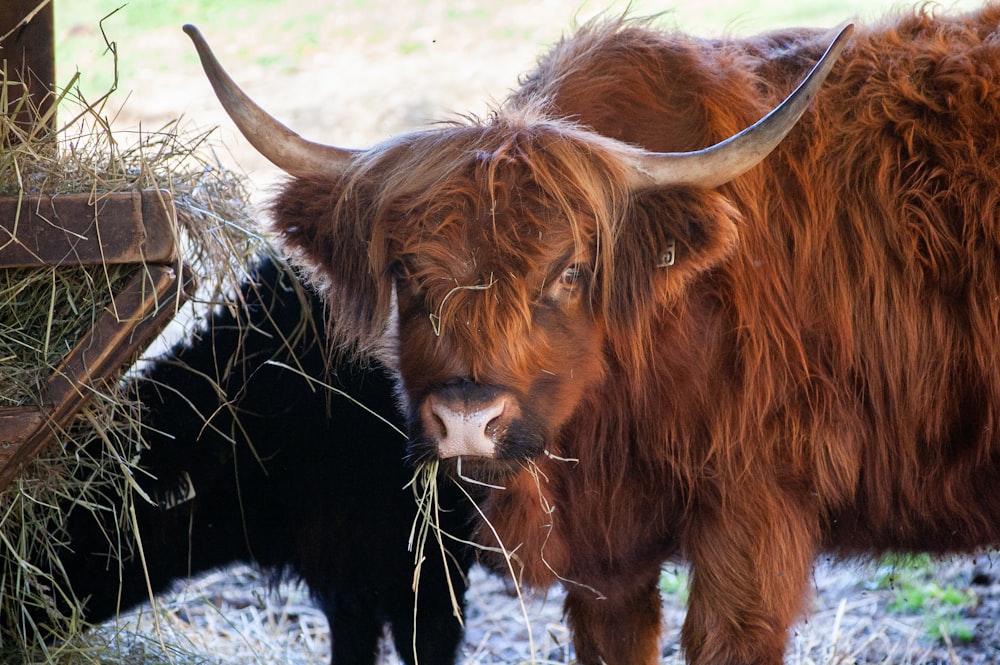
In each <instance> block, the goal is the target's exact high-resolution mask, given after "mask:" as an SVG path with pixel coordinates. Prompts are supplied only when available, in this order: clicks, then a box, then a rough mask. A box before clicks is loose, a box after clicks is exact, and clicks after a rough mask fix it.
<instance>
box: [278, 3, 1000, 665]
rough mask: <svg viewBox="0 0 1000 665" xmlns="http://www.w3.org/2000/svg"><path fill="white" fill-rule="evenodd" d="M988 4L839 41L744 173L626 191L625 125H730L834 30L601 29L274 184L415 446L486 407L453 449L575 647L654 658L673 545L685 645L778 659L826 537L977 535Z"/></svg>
mask: <svg viewBox="0 0 1000 665" xmlns="http://www.w3.org/2000/svg"><path fill="white" fill-rule="evenodd" d="M998 25H1000V7H998V6H995V5H987V6H986V7H985V8H983V9H982V10H981V11H978V12H974V13H970V14H967V15H961V16H939V17H934V16H931V15H930V14H929V13H927V12H926V11H917V12H915V13H913V14H910V15H906V16H900V17H894V18H892V19H889V20H886V21H885V22H883V23H879V24H875V25H872V26H869V27H866V28H862V29H859V30H858V31H857V33H856V35H855V37H854V39H853V42H852V44H851V45H850V46H849V47H848V49H847V51H846V52H845V53H844V55H843V56H842V58H841V62H840V63H839V64H838V65H837V66H836V68H835V70H834V72H833V74H832V75H831V77H830V79H829V80H828V82H827V83H826V85H825V87H824V88H823V90H822V92H821V93H820V95H819V97H818V98H817V100H816V102H815V104H814V105H813V107H812V108H811V110H810V111H809V112H807V114H806V116H805V117H804V119H803V120H802V121H801V123H800V125H799V126H798V127H797V128H796V129H795V130H794V131H793V132H792V134H790V135H789V137H788V138H787V139H786V140H785V141H784V142H783V143H782V144H781V146H780V147H779V148H778V149H777V151H776V152H775V153H774V154H772V156H771V157H769V158H768V159H767V160H766V161H765V162H764V163H763V164H762V165H761V166H759V167H757V168H755V169H753V170H751V171H750V172H749V173H747V174H746V175H744V176H742V177H740V178H738V179H737V180H735V181H734V182H731V183H730V184H728V185H725V186H723V187H721V188H720V189H719V190H717V191H698V190H695V189H690V188H689V189H681V188H663V189H655V190H649V191H629V188H628V187H627V186H626V177H625V174H626V172H627V171H628V169H629V168H630V160H631V159H632V155H633V154H634V149H633V148H632V147H629V146H628V145H626V143H628V144H635V145H638V146H641V147H642V148H646V149H649V150H657V151H677V150H691V149H696V148H701V147H704V146H706V145H709V144H711V143H713V142H715V141H718V140H721V139H723V138H725V137H727V136H729V135H731V134H733V133H735V132H737V131H739V130H740V129H742V128H743V127H745V126H747V125H749V124H751V123H752V122H753V121H755V120H757V119H758V118H759V117H760V116H761V115H763V114H764V113H766V112H767V111H768V110H770V109H771V108H773V107H774V106H776V105H777V104H778V103H779V102H780V101H781V99H782V98H783V97H784V96H785V95H786V94H787V93H788V91H790V90H791V89H792V88H793V87H794V85H795V84H796V83H797V82H798V80H799V79H800V78H801V77H802V75H803V74H804V73H805V71H806V70H807V69H808V67H809V66H810V65H811V64H812V63H813V62H815V60H816V59H817V58H818V57H819V55H820V54H821V53H822V51H823V49H824V47H825V46H826V44H827V42H828V36H827V35H825V34H823V33H820V32H816V31H808V30H800V31H785V32H781V33H773V34H769V35H764V36H761V37H758V38H753V39H746V40H737V39H732V40H722V41H706V40H699V39H694V38H691V37H687V36H684V35H678V34H665V33H661V32H657V31H654V30H651V29H650V28H649V27H648V26H647V25H644V24H641V23H630V22H617V23H612V24H606V23H598V24H592V25H588V26H585V27H584V28H583V29H582V30H580V31H579V32H578V33H577V34H576V35H574V36H572V37H570V38H567V39H566V40H564V41H563V42H562V43H561V44H559V45H558V46H557V47H556V48H555V49H554V50H553V51H552V52H551V53H550V54H549V55H547V56H546V57H545V58H544V59H543V60H542V61H541V63H540V64H539V66H538V68H537V70H536V71H534V72H533V73H531V74H530V75H529V76H528V77H527V78H526V79H525V81H524V82H523V85H522V87H521V88H520V89H519V90H518V91H517V92H516V93H514V94H513V95H512V97H511V99H510V100H509V101H508V102H506V103H505V104H504V105H503V106H502V107H501V108H499V109H498V110H497V111H496V113H495V114H494V115H493V116H492V117H490V118H488V119H485V120H482V121H477V120H470V121H468V122H465V123H457V124H455V125H453V126H447V127H439V128H435V129H431V130H428V131H426V132H424V133H419V134H415V135H410V136H405V137H402V138H399V139H397V140H394V141H392V142H390V143H389V144H386V145H383V146H379V147H377V148H375V149H373V150H371V151H369V152H367V153H364V154H363V155H362V156H361V157H359V158H358V160H357V161H356V164H355V168H354V169H353V170H352V172H351V173H350V175H349V176H348V177H345V178H344V179H343V180H341V181H337V182H329V181H323V180H313V181H310V180H308V179H296V180H293V181H291V182H290V183H289V184H288V186H287V187H286V189H285V190H284V192H283V193H282V194H281V195H280V197H279V198H278V200H277V201H276V203H275V205H274V213H275V220H276V225H277V229H278V231H279V232H280V233H281V234H282V236H283V237H284V239H285V241H286V243H287V244H288V245H289V246H291V247H295V248H298V249H299V250H300V251H301V253H302V256H303V259H304V260H305V261H307V262H308V263H310V264H311V265H313V266H315V267H316V269H317V275H318V278H320V279H322V280H323V281H324V283H325V286H326V288H327V289H328V290H329V296H330V298H329V299H330V302H331V304H332V307H333V308H334V310H335V312H334V320H335V321H336V322H337V325H338V328H337V330H336V331H335V332H336V334H337V335H338V336H339V337H340V339H342V340H344V341H345V342H349V343H354V344H358V345H360V347H361V348H362V349H366V350H369V351H372V352H374V353H376V354H378V355H380V356H381V357H383V359H385V360H386V361H387V362H388V363H389V364H390V366H392V367H393V368H394V369H395V370H396V371H397V372H398V373H399V374H400V377H401V385H402V392H403V395H404V397H405V399H406V402H407V404H408V407H409V409H410V415H411V424H412V427H413V432H412V434H413V443H412V445H413V450H414V453H415V454H417V455H433V454H434V448H433V440H432V439H433V437H430V436H428V435H427V432H426V430H427V426H428V424H427V416H426V414H423V413H421V411H420V407H421V405H422V404H423V403H424V402H425V401H426V400H427V399H428V398H429V397H431V396H434V395H437V394H441V393H442V392H443V391H445V390H452V391H454V390H459V391H465V392H469V391H472V390H474V389H480V388H482V387H489V388H490V389H491V390H493V391H494V392H495V391H502V393H503V394H504V395H506V396H507V397H506V400H507V402H506V403H507V408H509V409H510V412H509V413H505V415H504V418H505V420H504V422H503V428H502V431H498V432H497V434H496V439H497V444H496V446H497V447H496V451H495V454H494V456H493V457H492V458H487V459H480V460H472V459H466V460H463V463H464V470H465V471H466V472H471V473H473V474H475V475H477V476H480V477H484V478H489V479H493V480H498V482H499V483H500V484H502V485H503V486H504V488H505V489H502V490H499V489H498V490H494V491H492V495H491V497H490V499H489V502H488V505H487V506H486V513H487V515H488V516H489V519H490V521H491V523H492V526H493V527H494V528H495V529H496V532H497V533H498V534H499V536H500V539H501V540H502V541H503V543H504V545H505V546H506V547H507V548H508V549H515V548H516V560H517V562H518V564H519V565H520V566H521V569H520V572H521V574H522V575H523V579H524V581H525V582H526V583H529V584H532V585H539V586H542V585H547V584H550V583H552V582H554V581H556V580H557V579H559V580H562V581H564V584H565V586H566V588H567V590H568V599H567V601H566V608H567V612H568V616H569V621H570V623H571V625H572V627H573V628H574V629H575V644H576V649H577V655H578V657H579V659H580V661H581V662H582V663H586V664H588V665H592V664H596V663H598V662H601V661H602V660H603V661H605V662H607V663H611V664H612V665H614V664H618V663H621V664H626V663H628V664H632V665H634V664H636V663H646V664H650V663H654V662H656V661H657V659H658V650H657V636H658V633H659V605H658V600H657V595H656V593H657V592H656V582H657V576H658V572H659V569H660V566H661V564H662V562H663V561H664V560H666V559H668V558H670V557H684V558H686V559H687V560H689V561H690V562H691V565H692V570H693V577H692V585H691V592H690V603H689V612H688V617H687V620H686V623H685V626H684V630H683V646H684V649H685V651H686V654H687V657H688V659H689V660H690V661H691V662H693V663H699V664H705V663H712V664H714V665H721V664H730V665H737V664H750V663H758V664H760V663H766V664H771V665H777V664H779V663H781V662H782V653H783V650H784V646H785V641H786V631H787V629H788V627H789V625H790V624H791V623H792V622H793V621H794V620H795V619H796V617H797V616H798V615H799V614H800V613H801V612H802V610H803V608H804V599H805V598H806V596H807V592H808V587H809V577H810V573H811V568H812V564H813V561H814V559H815V557H816V556H817V554H818V553H820V552H823V551H832V552H835V553H837V554H840V555H844V556H855V555H867V554H874V553H878V552H883V551H886V550H913V549H916V550H929V551H933V552H946V551H954V550H971V549H973V548H977V547H980V546H984V545H989V544H996V543H998V542H1000V432H998V430H997V427H998V423H997V417H998V409H1000V351H998V349H1000V221H998V218H1000V205H998V203H1000V154H998V153H1000V141H998V140H997V137H998V135H1000V35H998V34H997V26H998ZM671 241H675V242H676V244H677V261H676V263H675V264H674V265H673V266H670V267H659V264H660V263H661V256H662V254H663V253H664V251H665V248H666V247H668V246H669V244H670V242H671ZM456 386H457V388H456ZM463 394H465V393H463ZM542 450H545V451H547V452H549V453H551V454H552V455H555V456H558V458H557V457H552V456H544V455H540V453H541V452H542ZM567 460H568V461H567ZM490 534H491V531H490V530H489V529H484V530H483V536H482V539H483V540H484V541H485V542H491V541H492V540H493V538H492V536H491V535H490Z"/></svg>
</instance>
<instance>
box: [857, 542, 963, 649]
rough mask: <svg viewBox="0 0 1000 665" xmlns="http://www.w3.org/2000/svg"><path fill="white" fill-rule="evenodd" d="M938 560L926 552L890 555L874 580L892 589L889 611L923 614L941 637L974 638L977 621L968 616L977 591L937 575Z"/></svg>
mask: <svg viewBox="0 0 1000 665" xmlns="http://www.w3.org/2000/svg"><path fill="white" fill-rule="evenodd" d="M935 570H936V563H935V560H934V559H933V558H932V557H931V556H929V555H926V554H917V555H895V554H891V555H887V556H886V557H885V558H884V559H883V562H882V565H881V566H880V570H879V573H878V574H877V575H876V577H875V580H874V586H875V588H877V589H882V590H889V591H891V592H892V594H893V596H892V599H891V600H890V601H889V602H888V603H887V605H886V611H888V612H890V613H894V614H901V615H910V616H922V617H923V621H924V630H925V631H926V632H927V634H928V635H929V636H930V637H932V638H934V639H937V640H941V641H952V642H971V641H972V640H973V639H974V637H975V626H974V624H973V623H972V622H971V621H969V620H967V619H965V613H966V611H967V610H969V609H971V608H973V607H975V606H976V605H977V604H978V602H979V599H978V597H977V596H976V593H975V591H973V590H972V589H970V588H966V587H959V586H956V585H955V584H952V583H944V584H943V583H942V582H940V581H939V580H937V579H936V578H935V577H934V573H935Z"/></svg>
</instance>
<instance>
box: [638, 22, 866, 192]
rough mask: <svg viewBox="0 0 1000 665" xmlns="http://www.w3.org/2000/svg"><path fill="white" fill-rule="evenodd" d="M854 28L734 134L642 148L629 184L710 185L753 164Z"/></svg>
mask: <svg viewBox="0 0 1000 665" xmlns="http://www.w3.org/2000/svg"><path fill="white" fill-rule="evenodd" d="M853 32H854V26H853V25H852V24H850V23H848V24H847V25H845V26H843V27H842V28H841V29H840V31H839V32H838V33H837V36H836V37H835V38H834V39H833V42H831V44H830V46H829V47H828V48H827V49H826V53H824V54H823V57H821V58H820V59H819V62H817V63H816V65H815V66H814V67H813V68H812V70H810V72H809V74H808V75H807V76H806V78H805V79H804V80H803V81H802V83H800V84H799V86H798V87H797V88H795V90H794V91H792V94H790V95H789V96H788V97H787V98H785V101H783V102H781V104H779V105H778V106H777V107H776V108H775V109H774V110H772V111H771V112H770V113H768V114H767V115H766V116H764V117H763V118H761V119H760V120H758V121H757V122H756V123H754V124H753V125H751V126H750V127H747V128H746V129H744V130H743V131H742V132H740V133H739V134H735V135H734V136H731V137H729V138H728V139H726V140H724V141H722V142H720V143H716V144H715V145H713V146H711V147H708V148H705V149H704V150H696V151H694V152H647V153H645V154H644V155H642V157H640V159H639V160H638V162H637V163H636V164H635V167H636V170H635V173H634V177H633V179H632V182H631V185H632V187H633V189H644V188H649V187H662V186H666V185H692V186H696V187H703V188H705V189H711V188H713V187H718V186H719V185H724V184H725V183H727V182H729V181H730V180H732V179H733V178H735V177H737V176H739V175H741V174H743V173H745V172H746V171H748V170H750V169H751V168H752V167H754V166H756V165H757V164H758V163H759V162H760V161H761V160H762V159H764V158H765V157H767V155H768V154H769V153H770V152H771V151H772V150H774V149H775V148H776V147H777V145H778V144H779V143H780V142H781V140H782V139H783V138H785V136H786V135H787V134H788V132H790V131H791V130H792V128H793V127H794V126H795V123H797V122H798V121H799V118H801V117H802V114H803V113H805V110H806V108H807V107H808V106H809V102H811V101H812V99H813V97H815V96H816V93H817V92H819V89H820V86H822V85H823V81H825V80H826V77H827V75H828V74H829V73H830V70H831V69H833V65H834V63H835V62H836V61H837V58H838V57H839V56H840V53H841V51H843V50H844V47H845V46H846V45H847V41H848V39H849V38H850V36H851V34H852V33H853Z"/></svg>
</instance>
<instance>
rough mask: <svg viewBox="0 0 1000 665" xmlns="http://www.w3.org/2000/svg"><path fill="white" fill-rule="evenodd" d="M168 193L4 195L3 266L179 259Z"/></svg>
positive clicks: (0, 226) (0, 216)
mask: <svg viewBox="0 0 1000 665" xmlns="http://www.w3.org/2000/svg"><path fill="white" fill-rule="evenodd" d="M175 214H176V213H175V210H174V206H173V204H172V202H171V199H170V194H169V192H164V191H144V192H141V193H140V192H130V193H129V192H126V193H116V194H102V195H93V194H86V193H84V194H61V195H58V196H25V197H23V198H19V197H17V196H5V197H0V268H23V267H39V266H60V265H98V264H102V263H103V264H106V265H110V264H117V263H162V264H172V263H175V262H176V261H177V253H176V247H175V244H174V228H175V223H174V220H173V215H175Z"/></svg>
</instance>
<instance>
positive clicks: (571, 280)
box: [559, 265, 583, 288]
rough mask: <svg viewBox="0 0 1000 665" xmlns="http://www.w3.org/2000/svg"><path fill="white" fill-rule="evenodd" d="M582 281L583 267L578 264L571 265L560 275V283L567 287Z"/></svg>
mask: <svg viewBox="0 0 1000 665" xmlns="http://www.w3.org/2000/svg"><path fill="white" fill-rule="evenodd" d="M582 281H583V269H582V268H581V267H580V266H578V265H571V266H570V267H568V268H566V269H565V270H563V272H562V275H560V276H559V283H560V284H561V285H563V286H566V287H571V288H572V287H574V286H577V285H578V284H579V283H580V282H582Z"/></svg>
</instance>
